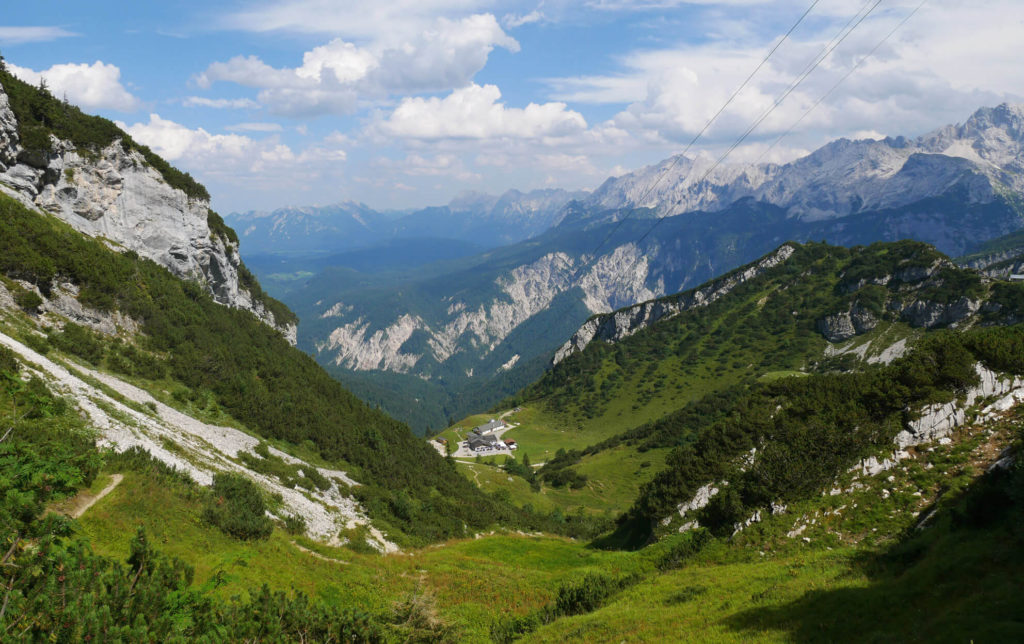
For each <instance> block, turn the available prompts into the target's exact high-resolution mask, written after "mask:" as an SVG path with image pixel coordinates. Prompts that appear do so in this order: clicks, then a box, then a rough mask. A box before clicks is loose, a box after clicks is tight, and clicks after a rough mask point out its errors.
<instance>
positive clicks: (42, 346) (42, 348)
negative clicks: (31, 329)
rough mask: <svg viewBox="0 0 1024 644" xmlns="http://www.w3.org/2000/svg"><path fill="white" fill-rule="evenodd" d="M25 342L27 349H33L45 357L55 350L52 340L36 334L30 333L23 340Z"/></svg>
mask: <svg viewBox="0 0 1024 644" xmlns="http://www.w3.org/2000/svg"><path fill="white" fill-rule="evenodd" d="M23 340H24V341H25V346H26V347H28V348H29V349H32V350H33V351H35V352H36V353H38V354H39V355H43V356H45V355H46V354H47V353H49V352H50V349H52V348H53V347H52V346H51V345H50V340H49V339H47V337H46V336H44V335H36V334H35V333H29V334H28V335H26V336H25V337H24V338H23Z"/></svg>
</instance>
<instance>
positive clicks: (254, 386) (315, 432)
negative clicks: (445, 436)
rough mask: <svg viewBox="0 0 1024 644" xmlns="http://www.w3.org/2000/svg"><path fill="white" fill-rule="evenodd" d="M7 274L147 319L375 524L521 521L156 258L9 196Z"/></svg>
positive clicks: (184, 364) (459, 527) (217, 390)
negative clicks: (62, 284) (345, 488)
mask: <svg viewBox="0 0 1024 644" xmlns="http://www.w3.org/2000/svg"><path fill="white" fill-rule="evenodd" d="M0 273H3V274H5V275H8V276H11V277H18V278H21V279H25V280H28V281H30V282H32V283H34V284H36V285H37V286H38V287H39V288H40V289H41V290H42V291H43V292H44V293H46V292H47V291H48V289H49V287H50V284H51V283H52V281H53V280H54V278H56V277H58V276H59V277H61V278H62V279H67V280H70V281H72V282H74V283H75V284H77V285H78V286H79V287H80V289H81V290H80V300H81V301H82V303H83V304H87V305H89V306H92V307H95V308H98V309H101V310H113V309H117V310H120V311H121V312H122V313H124V314H126V315H128V316H130V317H132V318H133V319H135V320H137V321H139V322H140V323H141V325H142V330H143V334H144V335H142V336H140V337H139V338H138V339H137V343H138V344H139V348H140V349H141V350H142V351H144V352H147V353H149V354H152V355H158V356H162V357H165V358H166V362H165V364H166V368H167V372H168V374H169V375H170V376H172V377H173V378H174V379H176V380H177V381H179V382H181V383H183V384H184V385H186V386H187V387H188V388H190V389H191V390H193V391H208V392H210V393H211V394H212V395H213V396H214V397H215V398H216V401H217V403H218V404H219V405H220V407H222V408H223V409H224V410H226V411H228V412H229V413H230V414H231V415H232V416H233V417H234V418H236V419H237V420H239V421H241V422H243V423H244V424H246V425H247V426H248V427H249V428H250V429H252V430H253V431H256V432H258V433H260V434H262V435H264V436H266V437H268V438H275V439H281V440H286V441H289V442H291V443H293V444H299V443H303V442H304V441H309V443H310V444H311V445H312V448H313V449H314V450H315V451H316V452H318V453H319V454H320V456H322V457H323V458H324V459H326V460H327V461H329V462H336V463H339V464H340V465H341V466H342V467H344V468H345V469H347V470H349V471H350V472H351V473H352V475H353V477H354V478H355V479H356V480H358V481H360V483H363V485H361V486H360V487H359V488H358V489H357V490H356V491H355V493H356V494H357V495H358V497H359V499H360V501H361V502H362V503H363V505H364V507H366V508H367V510H368V511H369V512H370V514H371V516H373V517H375V518H380V519H383V520H384V521H385V522H386V525H389V526H391V527H393V528H395V529H396V530H400V531H402V532H404V533H406V534H407V535H409V537H410V538H412V539H415V540H420V541H422V540H436V539H441V538H445V537H448V536H451V535H456V534H463V533H464V531H466V530H470V529H474V528H478V527H483V526H486V525H489V524H491V523H493V522H494V521H496V520H499V519H501V520H508V521H518V520H520V519H519V518H513V517H511V516H510V515H508V514H507V509H503V508H504V506H502V505H501V504H496V503H495V502H494V501H492V500H491V499H488V498H487V497H486V496H485V495H483V494H481V493H480V492H479V491H478V490H477V489H476V488H475V487H474V486H472V485H471V484H470V483H468V482H467V481H466V480H465V479H464V478H463V477H462V476H460V475H458V474H457V473H456V472H455V471H453V470H452V468H451V466H450V465H449V464H448V463H447V462H445V460H444V459H443V458H440V457H439V456H438V455H437V453H436V452H435V451H434V450H433V449H431V448H430V447H429V446H427V445H425V444H424V443H423V441H421V440H418V439H416V438H415V437H413V435H412V434H411V433H410V432H409V430H408V428H407V427H405V426H404V425H402V424H400V423H398V422H396V421H394V420H392V419H390V418H388V417H387V416H385V415H384V414H382V413H380V412H378V411H376V410H374V409H371V408H370V407H369V406H367V405H366V404H365V403H363V402H361V401H360V400H358V399H357V398H355V396H353V395H352V394H350V393H348V392H347V391H345V390H344V389H343V388H342V387H341V385H339V384H338V383H337V382H336V381H334V380H332V379H331V378H330V377H329V376H328V375H327V374H326V373H324V372H323V370H322V369H320V368H319V367H318V366H317V365H316V363H315V362H314V361H313V360H312V359H311V358H309V357H308V356H306V355H304V354H302V353H301V352H299V351H297V350H295V349H293V348H291V347H289V346H288V344H287V343H286V342H285V341H284V339H283V338H281V337H280V335H279V334H278V333H277V332H276V331H274V330H273V329H270V328H269V327H267V326H266V325H264V324H261V323H260V322H258V321H257V320H256V319H255V318H253V317H252V316H251V315H250V314H249V313H246V312H243V311H238V310H233V309H229V308H227V307H223V306H220V305H218V304H216V303H214V302H213V301H212V299H210V297H209V296H207V295H206V294H205V293H204V292H203V291H202V289H201V287H199V286H198V285H196V284H192V283H189V282H183V281H181V280H178V279H176V278H174V277H173V276H172V275H171V274H170V273H168V272H167V271H166V270H164V269H163V268H161V267H159V266H157V265H156V264H154V263H153V262H151V261H148V260H144V259H140V258H138V257H136V256H133V255H131V254H125V255H121V254H117V253H113V252H111V251H109V250H107V249H106V248H105V247H104V246H103V245H102V244H101V243H100V242H98V241H94V240H91V239H87V238H84V237H83V236H82V235H80V234H78V233H76V232H74V231H73V230H71V229H70V228H68V227H67V226H64V225H63V224H60V223H59V222H56V221H55V220H52V219H48V218H46V217H42V216H40V215H38V214H35V213H32V212H29V211H27V210H26V209H24V208H23V207H22V206H20V205H19V204H18V203H17V202H15V201H14V200H12V199H10V198H7V197H2V198H0ZM67 334H71V337H68V338H67V341H66V343H65V344H64V345H62V346H65V347H67V348H68V349H69V350H70V351H72V352H76V353H79V354H81V353H83V352H84V353H86V356H85V357H87V359H90V360H98V359H99V355H100V352H101V351H105V350H106V349H104V347H105V346H106V345H105V344H102V343H99V342H98V341H96V342H90V341H89V339H88V338H89V337H90V336H89V334H88V332H85V331H84V330H81V329H76V328H75V327H73V326H69V327H68V328H67V329H65V331H64V332H63V333H62V334H58V335H57V336H55V337H54V342H57V343H58V344H59V343H61V341H62V340H61V338H62V337H63V336H65V335H67ZM113 351H114V352H117V353H122V354H123V353H124V351H122V350H119V349H116V348H115V349H113ZM133 364H136V363H133ZM137 368H138V369H140V370H144V369H145V367H143V366H140V367H137ZM134 369H136V367H133V371H134ZM522 520H525V521H529V519H526V518H524V519H522Z"/></svg>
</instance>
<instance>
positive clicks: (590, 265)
mask: <svg viewBox="0 0 1024 644" xmlns="http://www.w3.org/2000/svg"><path fill="white" fill-rule="evenodd" d="M584 269H585V270H584ZM649 274H650V268H649V259H648V258H647V257H646V256H645V255H644V254H643V253H642V252H641V251H640V249H639V248H638V247H637V246H636V245H635V244H626V245H624V246H620V247H618V248H616V249H615V250H613V251H612V252H610V253H607V254H606V255H603V256H601V257H598V258H596V260H594V261H592V262H588V261H587V260H586V258H584V259H574V258H573V257H571V256H569V255H568V254H567V253H561V252H559V253H548V254H546V255H544V256H542V257H540V258H538V259H536V260H535V261H533V262H531V263H529V264H523V265H520V266H517V267H515V268H513V269H512V270H510V271H508V272H506V273H504V274H502V275H500V276H499V277H498V278H497V279H496V280H495V281H494V287H495V294H494V296H493V297H490V298H486V299H485V300H484V301H483V302H478V303H476V304H475V305H470V304H469V303H468V302H467V301H466V300H465V299H461V298H460V299H454V300H451V301H449V303H448V307H447V311H446V313H447V315H446V316H445V317H444V318H443V319H441V320H433V321H430V322H428V321H427V320H425V319H424V318H423V317H421V316H418V315H412V314H408V313H407V314H402V315H400V316H398V317H397V318H396V319H394V320H393V321H391V322H389V323H387V324H385V325H375V324H371V323H370V322H368V321H367V320H366V319H365V318H364V317H363V316H358V317H356V318H355V319H351V318H349V319H350V320H351V321H349V322H347V323H345V324H342V325H341V326H338V327H336V328H335V329H334V330H333V331H332V332H331V333H330V334H329V335H328V337H327V338H326V340H323V341H321V342H319V343H317V344H316V349H317V351H318V352H320V353H322V354H323V353H329V354H330V355H331V357H330V358H329V359H330V361H331V362H332V363H334V364H336V365H339V366H343V367H346V368H348V369H353V370H356V371H368V370H374V369H376V370H384V371H393V372H397V373H408V372H410V371H412V370H414V368H416V365H417V364H418V363H419V362H420V360H421V359H425V358H429V359H430V360H432V361H433V362H436V363H437V364H440V363H444V362H446V361H448V360H449V359H451V358H452V356H455V355H457V354H459V355H469V356H472V357H473V358H478V359H483V358H484V357H486V356H488V355H489V354H490V353H491V352H492V351H494V349H495V347H497V346H498V345H499V344H501V342H502V341H504V340H505V338H507V337H508V336H509V335H510V334H511V333H512V332H513V331H515V330H516V329H517V328H519V326H520V325H522V324H523V323H524V322H526V321H527V320H529V319H530V318H531V317H533V316H535V315H537V314H538V313H541V312H543V311H544V310H546V309H547V308H548V307H549V306H550V305H551V303H552V301H553V300H554V299H555V298H556V297H558V296H559V295H561V294H563V293H565V292H566V291H569V290H570V289H572V288H574V287H575V286H579V288H580V289H581V290H582V291H583V304H584V305H585V306H586V307H587V308H588V309H589V310H590V311H592V312H594V313H598V312H605V311H611V310H612V309H613V308H615V307H616V306H621V305H622V304H623V303H629V302H635V301H637V300H641V299H649V298H651V297H656V296H657V295H659V294H660V293H659V292H658V291H656V290H653V289H652V288H650V287H649V286H648V281H649ZM654 287H655V288H656V289H659V290H661V291H663V290H664V284H663V283H661V282H657V283H655V284H654ZM346 315H355V314H354V313H353V310H352V308H351V307H346V306H345V305H344V304H343V303H341V302H337V303H335V304H333V305H330V306H327V307H326V309H325V310H324V311H323V312H322V313H320V317H321V318H342V319H344V318H345V316H346ZM414 333H418V334H420V336H421V337H422V338H423V339H424V343H423V345H424V346H423V347H420V348H418V349H417V351H416V352H410V351H408V350H407V349H406V347H405V346H404V345H405V343H406V341H407V340H409V339H410V338H412V337H413V334H414ZM417 347H419V345H417ZM516 361H518V358H516V359H515V361H512V362H506V363H505V364H507V365H508V367H507V369H511V368H512V367H514V366H515V363H516ZM507 369H504V370H507Z"/></svg>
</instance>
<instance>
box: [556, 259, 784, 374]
mask: <svg viewBox="0 0 1024 644" xmlns="http://www.w3.org/2000/svg"><path fill="white" fill-rule="evenodd" d="M795 250H796V249H795V248H794V247H793V246H791V245H789V244H785V245H783V246H781V247H779V248H778V250H776V251H775V252H774V253H771V254H770V255H767V256H765V257H764V258H762V259H760V260H758V261H757V262H755V263H753V264H749V265H747V266H745V267H743V268H741V269H739V270H736V271H734V272H732V273H730V274H728V275H726V276H725V277H722V278H720V279H717V280H715V281H713V282H711V283H709V284H707V285H705V286H702V287H700V288H697V289H694V290H692V291H687V292H685V293H681V294H679V295H673V296H670V297H664V298H661V299H658V300H651V301H647V302H642V303H640V304H635V305H633V306H631V307H628V308H624V309H620V310H618V311H615V312H614V313H608V314H605V315H598V316H595V317H593V318H591V319H589V320H587V322H586V323H584V324H583V326H581V327H580V328H579V329H578V330H577V331H576V333H574V334H573V336H572V337H571V338H570V339H569V341H568V342H566V343H565V344H564V345H562V346H561V347H560V348H559V349H558V350H557V351H556V352H555V356H554V358H553V360H552V363H553V364H558V363H559V362H561V361H562V360H565V359H566V358H567V357H569V356H570V355H572V354H573V353H577V352H579V351H583V350H584V349H585V348H586V347H587V345H588V344H590V343H591V342H592V341H594V340H595V339H598V340H603V341H605V342H617V341H619V340H621V339H623V338H626V337H629V336H631V335H633V334H634V333H636V332H637V331H639V330H641V329H645V328H647V327H648V326H650V325H652V324H654V323H655V322H657V321H658V320H662V319H666V318H671V317H673V316H676V315H678V314H679V313H681V312H683V311H688V310H690V309H694V308H698V307H702V306H707V305H708V304H711V303H712V302H714V301H715V300H717V299H719V298H721V297H723V296H725V295H728V294H729V293H730V292H731V291H732V290H733V289H734V288H736V287H737V286H739V285H740V284H743V283H744V282H748V281H750V280H752V279H754V278H756V277H758V276H759V275H761V274H762V273H764V272H765V271H767V270H769V269H771V268H773V267H775V266H778V265H779V264H781V263H783V262H784V261H786V260H787V259H789V258H790V256H792V255H793V253H794V252H795Z"/></svg>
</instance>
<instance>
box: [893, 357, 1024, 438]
mask: <svg viewBox="0 0 1024 644" xmlns="http://www.w3.org/2000/svg"><path fill="white" fill-rule="evenodd" d="M975 371H977V373H978V379H979V382H978V384H977V385H976V386H974V387H972V388H970V389H969V390H968V391H967V393H966V394H965V396H964V399H963V401H962V402H961V401H959V400H953V401H950V402H948V403H937V404H934V405H929V406H928V407H925V408H924V409H922V410H921V415H920V417H918V418H917V419H915V420H912V421H910V422H909V423H907V426H906V427H905V428H904V430H903V431H901V432H900V433H899V434H897V435H896V444H897V445H898V446H899V447H900V449H903V448H906V447H910V446H913V445H920V444H922V443H928V442H932V441H935V440H938V439H940V438H943V437H945V436H948V435H949V434H950V433H952V431H953V429H955V428H956V427H959V426H960V425H962V424H964V422H966V420H967V409H969V408H970V407H971V406H973V405H974V404H975V403H977V402H978V401H979V400H983V399H986V398H992V397H994V396H1000V397H1003V398H1005V397H1007V396H1010V395H1014V394H1016V393H1017V392H1019V391H1020V390H1022V389H1024V380H1022V379H1021V378H1020V377H1014V378H1004V377H1001V376H1000V375H999V374H997V373H995V372H994V371H992V370H991V369H988V368H986V367H985V366H984V365H981V364H978V365H975ZM998 402H999V401H997V403H996V404H998ZM985 411H986V412H988V411H989V410H988V409H986V410H985Z"/></svg>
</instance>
